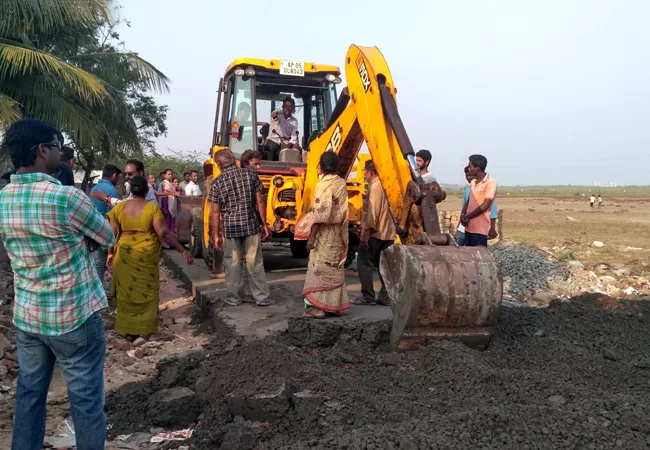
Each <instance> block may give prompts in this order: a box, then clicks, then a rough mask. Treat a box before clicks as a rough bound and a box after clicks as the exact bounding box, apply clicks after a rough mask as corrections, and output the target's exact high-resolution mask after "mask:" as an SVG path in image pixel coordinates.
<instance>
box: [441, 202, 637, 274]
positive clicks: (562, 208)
mask: <svg viewBox="0 0 650 450" xmlns="http://www.w3.org/2000/svg"><path fill="white" fill-rule="evenodd" d="M506 194H507V193H505V192H499V198H498V200H497V201H498V206H499V208H500V209H503V210H504V235H505V236H506V237H507V238H510V239H513V240H516V241H520V242H528V243H532V244H535V245H538V246H542V247H545V248H547V249H548V250H550V251H551V252H552V253H553V254H555V255H556V256H558V257H563V258H564V259H571V258H572V259H577V260H579V261H581V262H583V263H584V264H585V268H586V269H589V270H594V269H595V268H596V266H597V265H598V264H601V263H606V264H608V265H611V266H615V265H617V264H619V265H624V266H626V267H628V268H630V269H631V270H632V272H634V273H637V274H639V275H641V274H648V273H650V265H649V261H650V233H648V232H647V230H648V229H650V228H649V227H650V197H644V196H627V197H618V198H607V197H604V198H603V199H604V202H603V207H602V208H597V207H595V208H593V209H592V208H590V207H589V201H588V199H586V198H584V197H576V196H538V197H518V196H508V195H506ZM449 201H452V202H454V201H455V202H456V203H459V202H460V199H457V200H453V199H450V200H447V202H449ZM594 241H601V242H603V243H604V244H605V246H604V247H602V248H595V247H593V246H592V245H591V244H592V243H593V242H594ZM639 249H640V250H639Z"/></svg>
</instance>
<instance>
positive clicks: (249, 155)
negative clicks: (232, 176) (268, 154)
mask: <svg viewBox="0 0 650 450" xmlns="http://www.w3.org/2000/svg"><path fill="white" fill-rule="evenodd" d="M251 159H259V160H261V159H262V154H261V153H260V152H258V151H257V150H250V149H248V150H246V151H245V152H244V153H242V154H241V158H239V166H240V167H242V168H246V167H248V165H249V164H250V160H251Z"/></svg>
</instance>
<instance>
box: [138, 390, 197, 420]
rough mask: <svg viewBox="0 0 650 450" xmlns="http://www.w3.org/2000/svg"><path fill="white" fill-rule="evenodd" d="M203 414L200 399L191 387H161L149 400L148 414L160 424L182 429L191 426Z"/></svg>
mask: <svg viewBox="0 0 650 450" xmlns="http://www.w3.org/2000/svg"><path fill="white" fill-rule="evenodd" d="M200 414H201V406H200V404H199V400H198V398H197V396H196V394H195V393H194V391H192V390H191V389H188V388H183V387H175V388H171V389H161V390H160V391H158V392H156V393H155V394H154V395H153V396H152V397H151V400H149V405H148V408H147V415H148V416H149V417H150V418H151V421H152V422H153V423H154V424H155V425H158V426H161V427H166V428H169V429H172V430H173V429H181V428H187V427H188V426H190V425H191V424H192V423H194V421H195V420H196V418H197V417H199V415H200Z"/></svg>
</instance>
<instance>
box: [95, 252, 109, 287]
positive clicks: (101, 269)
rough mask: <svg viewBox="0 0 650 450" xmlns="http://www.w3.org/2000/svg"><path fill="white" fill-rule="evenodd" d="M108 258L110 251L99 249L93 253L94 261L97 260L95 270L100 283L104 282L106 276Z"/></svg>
mask: <svg viewBox="0 0 650 450" xmlns="http://www.w3.org/2000/svg"><path fill="white" fill-rule="evenodd" d="M107 257H108V250H106V249H103V248H98V249H97V250H95V251H94V252H93V259H94V260H95V270H96V271H97V276H98V277H99V281H101V282H102V283H103V282H104V274H105V273H106V258H107Z"/></svg>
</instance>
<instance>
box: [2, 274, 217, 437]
mask: <svg viewBox="0 0 650 450" xmlns="http://www.w3.org/2000/svg"><path fill="white" fill-rule="evenodd" d="M107 275H108V276H107V280H106V281H105V284H106V285H109V284H110V274H107ZM160 285H161V286H160V311H161V313H160V323H159V331H161V332H163V333H165V334H167V335H168V336H169V339H170V340H164V341H160V342H154V343H151V344H147V345H146V346H144V347H143V348H142V350H144V352H145V354H142V355H140V354H139V355H138V356H136V355H133V356H129V354H128V353H127V351H126V350H119V349H117V348H115V347H114V346H113V343H114V342H115V341H114V339H116V338H117V335H116V334H115V333H114V332H113V331H112V329H113V323H114V320H115V319H114V315H112V314H111V312H110V311H105V314H104V328H105V329H106V341H107V351H106V363H105V369H104V382H105V387H106V391H108V392H109V391H111V390H112V389H115V388H117V387H119V386H122V385H124V384H125V383H129V382H133V381H138V380H144V379H147V378H148V377H150V376H151V375H152V374H153V373H154V369H155V366H156V363H157V362H158V361H160V360H161V359H163V358H165V357H167V356H169V355H173V354H178V353H183V352H186V351H191V350H196V349H201V348H203V345H205V344H207V343H208V342H209V341H210V339H209V337H208V336H206V335H197V327H196V326H195V325H193V324H191V321H192V315H193V314H194V313H195V307H194V303H193V299H192V297H191V296H189V293H188V292H187V290H186V289H185V287H184V286H183V285H182V284H181V283H180V282H179V281H178V280H177V279H176V278H175V277H174V276H172V275H171V274H170V272H169V271H168V269H167V268H166V267H165V266H161V269H160ZM134 349H135V347H134ZM12 383H13V386H14V387H15V380H13V381H12ZM12 383H10V382H7V384H12ZM3 384H4V383H3ZM47 398H48V400H47V425H46V436H53V435H55V434H56V431H57V428H58V427H59V426H60V425H61V424H62V422H63V421H64V420H65V418H66V417H68V416H69V409H70V403H69V401H68V396H67V388H66V383H65V378H64V377H63V374H62V372H61V371H60V370H59V368H58V366H55V369H54V375H53V378H52V382H51V384H50V390H49V393H48V396H47ZM14 410H15V398H13V397H10V398H9V401H8V403H7V404H5V405H0V449H4V448H10V446H11V437H12V429H13V412H14Z"/></svg>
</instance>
